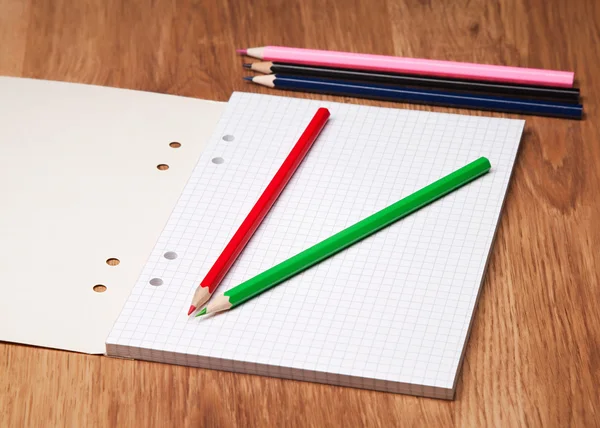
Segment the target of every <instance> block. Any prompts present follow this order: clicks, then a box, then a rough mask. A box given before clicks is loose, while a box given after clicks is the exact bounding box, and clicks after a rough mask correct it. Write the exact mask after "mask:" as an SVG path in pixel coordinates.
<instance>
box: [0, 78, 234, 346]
mask: <svg viewBox="0 0 600 428" xmlns="http://www.w3.org/2000/svg"><path fill="white" fill-rule="evenodd" d="M224 105H225V103H218V102H212V101H205V100H198V99H192V98H183V97H177V96H170V95H161V94H154V93H147V92H138V91H131V90H124V89H114V88H106V87H98V86H89V85H79V84H69V83H60V82H49V81H41V80H30V79H18V78H8V77H0V159H1V162H2V167H1V168H0V242H1V244H2V245H0V340H3V341H10V342H19V343H26V344H30V345H38V346H45V347H51V348H59V349H68V350H73V351H79V352H86V353H103V352H104V350H105V347H104V342H105V339H106V337H107V335H108V333H109V331H110V329H111V327H112V325H113V323H114V320H115V319H116V317H117V315H118V314H119V311H120V310H121V308H122V306H123V304H124V302H125V301H126V299H127V296H128V295H129V293H130V291H131V288H132V287H133V285H134V284H135V281H136V279H137V278H138V276H139V274H140V271H141V270H142V268H143V266H144V264H145V263H146V260H147V258H148V256H149V254H150V252H151V251H152V248H153V246H154V244H155V243H156V240H157V238H158V237H159V235H160V233H161V231H162V229H163V227H164V225H165V223H166V221H167V220H168V218H169V215H170V214H171V210H172V209H173V207H174V206H175V204H176V202H177V199H178V198H179V195H180V193H181V191H182V189H183V187H184V185H185V183H186V182H187V180H188V178H189V176H190V174H191V172H192V170H193V168H194V166H195V165H196V162H197V160H198V156H199V155H200V153H201V151H202V149H203V147H204V143H205V141H206V140H207V138H208V137H209V136H210V134H211V133H212V131H213V128H214V126H215V124H216V122H217V120H218V118H219V116H220V115H221V112H222V110H223V108H224ZM171 142H179V143H180V144H181V147H179V148H173V147H171V146H170V145H169V143H171ZM159 164H166V165H169V169H167V170H159V169H157V165H159ZM109 258H118V259H119V260H120V264H119V265H117V266H109V265H108V264H107V263H106V260H107V259H109ZM96 284H103V285H105V286H106V287H107V289H106V291H105V292H103V293H98V292H95V291H94V290H93V287H94V286H95V285H96Z"/></svg>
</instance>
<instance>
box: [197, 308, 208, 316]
mask: <svg viewBox="0 0 600 428" xmlns="http://www.w3.org/2000/svg"><path fill="white" fill-rule="evenodd" d="M202 315H206V308H204V309H202V310H201V311H200V312H198V313H197V314H196V317H201V316H202Z"/></svg>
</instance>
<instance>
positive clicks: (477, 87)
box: [244, 61, 579, 104]
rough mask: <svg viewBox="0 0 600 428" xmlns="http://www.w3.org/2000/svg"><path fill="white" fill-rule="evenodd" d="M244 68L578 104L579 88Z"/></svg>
mask: <svg viewBox="0 0 600 428" xmlns="http://www.w3.org/2000/svg"><path fill="white" fill-rule="evenodd" d="M244 67H246V68H249V69H251V70H253V71H257V72H259V73H264V74H270V73H279V74H288V75H293V76H311V77H325V78H331V79H335V80H346V81H353V82H368V83H383V84H388V85H397V86H402V87H412V88H428V89H444V90H447V91H455V92H462V93H471V94H487V95H501V96H506V97H518V98H521V99H531V100H549V101H560V102H564V103H570V104H578V103H579V88H551V87H544V86H532V85H518V84H509V83H508V84H507V83H501V82H483V81H473V80H459V79H449V78H439V77H429V76H415V75H406V74H395V73H384V72H376V71H375V72H373V71H362V70H349V69H342V68H331V67H317V66H310V65H301V64H288V63H281V62H270V61H268V62H255V63H252V64H244Z"/></svg>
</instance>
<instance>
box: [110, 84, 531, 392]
mask: <svg viewBox="0 0 600 428" xmlns="http://www.w3.org/2000/svg"><path fill="white" fill-rule="evenodd" d="M319 107H327V108H329V110H330V112H331V118H330V120H329V122H328V123H327V125H326V126H325V129H324V130H323V132H322V133H321V135H320V136H319V138H318V139H317V141H316V143H315V145H314V146H313V148H312V149H311V151H310V152H309V154H308V155H307V157H306V158H305V160H304V162H303V163H302V164H301V166H300V168H299V169H298V170H297V172H296V174H295V175H294V176H293V178H292V179H291V180H290V182H289V184H288V185H287V187H286V189H285V190H284V191H283V193H282V194H281V196H280V197H279V199H278V201H277V202H276V203H275V205H274V206H273V208H272V210H271V211H270V213H269V214H268V216H267V217H266V219H265V221H264V222H263V223H262V225H261V226H260V227H259V228H258V230H257V231H256V233H255V235H254V237H253V238H252V239H251V240H250V242H249V243H248V245H247V247H246V248H245V250H244V251H243V252H242V254H241V256H240V257H239V258H238V260H237V262H236V263H235V264H234V266H233V268H232V269H231V270H230V272H229V274H228V275H227V276H226V278H225V280H224V281H223V283H222V284H221V285H220V287H219V288H218V292H219V293H220V292H224V291H226V290H227V289H229V288H231V287H233V286H235V285H237V284H239V283H241V282H242V281H244V280H246V279H248V278H251V277H252V276H254V275H256V274H258V273H260V272H262V271H263V270H265V269H267V268H270V267H272V266H273V265H275V264H277V263H279V262H281V261H283V260H285V259H287V258H288V257H290V256H292V255H294V254H297V253H298V252H300V251H302V250H304V249H306V248H308V247H310V246H311V245H313V244H315V243H317V242H319V241H321V240H322V239H324V238H327V237H329V236H331V235H332V234H334V233H335V232H338V231H340V230H342V229H344V228H345V227H347V226H350V225H352V224H353V223H355V222H357V221H358V220H360V219H362V218H364V217H366V216H368V215H370V214H372V213H374V212H376V211H378V210H380V209H382V208H384V207H386V206H388V205H389V204H391V203H393V202H396V201H397V200H399V199H401V198H403V197H405V196H407V195H409V194H410V193H412V192H414V191H415V190H418V189H419V188H421V187H423V186H425V185H427V184H429V183H431V182H433V181H435V180H437V179H438V178H440V177H442V176H444V175H446V174H448V173H450V172H452V171H454V170H456V169H458V168H459V167H462V166H464V165H465V164H467V163H469V162H470V161H473V160H474V159H476V158H478V157H480V156H486V157H488V158H489V159H490V162H491V164H492V170H491V172H490V173H489V174H487V175H485V176H483V177H481V178H479V179H477V180H476V181H474V182H472V183H471V184H468V185H467V186H465V187H463V188H461V189H459V190H458V191H456V192H453V193H452V194H450V195H448V196H446V197H444V198H443V199H441V200H439V201H437V202H435V203H433V204H431V205H429V206H427V207H425V208H424V209H422V210H420V211H418V212H417V213H415V214H412V215H411V216H409V217H407V218H405V219H403V220H401V221H399V222H397V223H396V224H394V225H392V226H390V227H388V228H386V229H384V230H382V231H380V232H379V233H377V234H375V235H373V236H371V237H369V238H367V239H366V240H364V241H362V242H360V243H359V244H357V245H354V246H353V247H351V248H349V249H347V250H345V251H343V252H341V253H339V254H337V255H335V256H334V257H332V258H330V259H328V260H327V261H325V262H323V263H321V264H320V265H318V266H315V267H313V268H312V269H309V270H308V271H305V272H304V273H302V274H300V275H298V276H296V277H294V278H293V279H290V280H288V281H286V282H284V283H282V284H281V285H279V286H277V287H275V288H273V289H271V290H269V291H267V292H266V293H264V294H262V295H260V296H259V297H257V298H254V299H252V300H250V301H248V302H246V303H245V304H243V305H241V306H239V307H237V308H235V309H233V310H231V311H229V312H227V313H222V314H218V315H216V316H212V317H206V318H189V319H188V317H187V316H186V313H187V308H188V307H189V303H190V300H191V297H192V295H193V293H194V290H195V288H196V287H197V285H198V283H199V281H200V280H201V279H202V278H203V277H204V275H205V274H206V273H207V271H208V270H209V268H210V267H211V265H212V264H213V263H214V261H215V260H216V258H217V257H218V255H219V254H220V252H221V251H222V249H223V248H224V247H225V245H226V243H227V242H228V241H229V239H230V238H231V236H232V235H233V233H234V232H235V230H236V229H237V227H238V226H239V225H240V224H241V222H242V220H243V219H244V218H245V216H246V215H247V213H248V212H249V211H250V209H251V207H252V206H253V204H254V203H255V202H256V200H257V199H258V197H259V195H260V194H261V193H262V191H263V190H264V188H265V187H266V185H267V183H268V182H269V181H270V179H271V178H272V177H273V175H274V174H275V172H276V170H277V169H278V167H279V166H280V165H281V163H282V162H283V160H284V159H285V157H286V156H287V154H288V153H289V152H290V150H291V148H292V147H293V145H294V144H295V143H296V141H297V139H298V137H299V136H300V134H301V133H302V131H303V130H304V128H305V127H306V125H307V124H308V122H309V121H310V119H311V117H312V116H313V115H314V113H315V111H316V110H317V109H318V108H319ZM523 125H524V122H523V121H521V120H509V119H495V118H486V117H475V116H461V115H451V114H441V113H430V112H423V111H412V110H399V109H387V108H375V107H365V106H358V105H349V104H339V103H333V102H323V101H314V100H301V99H295V98H288V97H275V96H265V95H256V94H244V93H234V94H233V96H232V97H231V99H230V101H229V103H228V106H227V108H226V110H225V112H224V114H223V116H222V117H221V119H220V122H219V124H218V125H217V128H216V130H215V132H214V134H213V136H212V138H211V141H210V142H209V144H208V146H207V148H206V149H205V151H204V152H203V153H202V155H201V157H200V160H199V162H198V164H197V166H196V168H195V170H194V172H193V174H192V177H191V178H190V180H189V182H188V184H187V186H186V187H185V190H184V191H183V193H182V194H181V197H180V199H179V201H178V203H177V205H176V206H175V207H174V210H173V212H172V215H171V217H170V219H169V221H168V223H167V224H166V226H165V228H164V231H163V232H162V235H161V236H160V238H159V240H158V242H157V243H156V246H155V248H154V250H153V251H152V254H151V256H150V257H149V260H148V262H147V263H146V265H145V267H144V269H143V271H142V273H141V276H140V278H139V280H138V281H137V283H136V285H135V287H134V289H133V292H132V294H131V295H130V297H129V299H128V301H127V303H126V304H125V306H124V308H123V310H122V312H121V314H120V316H119V317H118V319H117V320H116V322H115V324H114V327H113V330H112V332H111V333H110V335H109V337H108V339H107V343H106V345H107V353H108V354H109V355H113V356H121V357H129V358H136V359H143V360H151V361H160V362H166V363H174V364H181V365H188V366H196V367H206V368H212V369H219V370H228V371H235V372H244V373H253V374H260V375H268V376H275V377H282V378H291V379H298V380H307V381H315V382H322V383H330V384H336V385H346V386H353V387H360V388H368V389H376V390H383V391H392V392H400V393H408V394H414V395H425V396H431V397H438V398H452V397H453V394H454V387H455V383H456V379H457V374H458V372H459V368H460V364H461V360H462V354H463V351H464V348H465V344H466V340H467V337H468V333H469V328H470V324H471V318H472V316H473V311H474V308H475V305H476V302H477V296H478V294H479V289H480V287H481V284H482V280H483V276H484V271H485V268H486V264H487V260H488V255H489V253H490V249H491V246H492V243H493V240H494V235H495V231H496V226H497V223H498V219H499V215H500V212H501V208H502V205H503V200H504V197H505V193H506V190H507V186H508V183H509V180H510V176H511V172H512V169H513V164H514V161H515V156H516V153H517V149H518V146H519V141H520V138H521V133H522V130H523ZM157 203H160V202H159V201H157ZM173 253H174V254H173ZM152 284H161V285H152Z"/></svg>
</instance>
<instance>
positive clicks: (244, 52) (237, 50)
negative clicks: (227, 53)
mask: <svg viewBox="0 0 600 428" xmlns="http://www.w3.org/2000/svg"><path fill="white" fill-rule="evenodd" d="M235 52H236V53H239V54H241V55H246V54H247V53H248V49H236V50H235Z"/></svg>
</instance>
